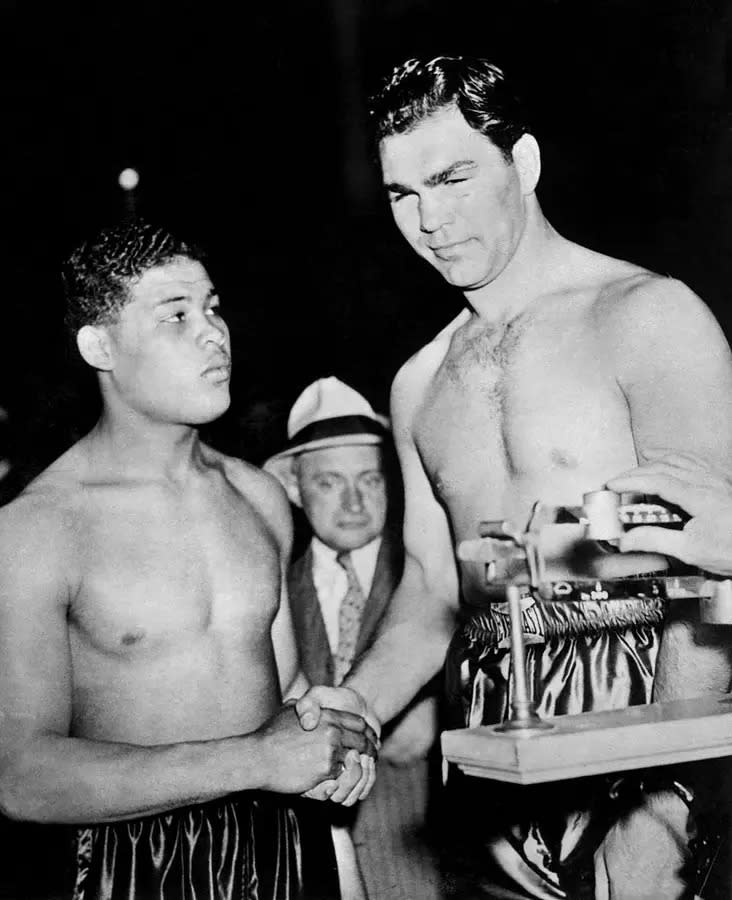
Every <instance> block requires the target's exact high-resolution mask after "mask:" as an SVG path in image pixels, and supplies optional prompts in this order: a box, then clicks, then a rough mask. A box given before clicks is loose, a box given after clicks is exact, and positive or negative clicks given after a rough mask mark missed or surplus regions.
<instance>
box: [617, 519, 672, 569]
mask: <svg viewBox="0 0 732 900" xmlns="http://www.w3.org/2000/svg"><path fill="white" fill-rule="evenodd" d="M687 543H688V538H687V535H686V534H684V532H683V531H673V530H671V529H668V528H656V527H654V526H652V525H641V526H640V527H638V528H632V529H631V530H630V531H626V532H625V534H623V536H622V537H621V538H620V544H619V547H620V550H621V551H622V552H623V553H627V552H628V551H630V550H639V551H642V552H644V553H661V554H663V555H664V556H673V557H675V558H676V559H680V560H682V561H683V562H686V547H687Z"/></svg>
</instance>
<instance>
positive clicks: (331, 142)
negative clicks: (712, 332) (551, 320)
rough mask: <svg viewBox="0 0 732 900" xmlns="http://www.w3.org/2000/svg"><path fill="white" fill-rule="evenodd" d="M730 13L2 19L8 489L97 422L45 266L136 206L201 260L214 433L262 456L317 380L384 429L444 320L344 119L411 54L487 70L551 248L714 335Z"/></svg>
mask: <svg viewBox="0 0 732 900" xmlns="http://www.w3.org/2000/svg"><path fill="white" fill-rule="evenodd" d="M728 5H729V4H728V2H726V0H719V2H713V0H664V2H654V0H651V2H643V0H535V2H528V0H513V2H504V3H497V2H490V0H483V2H472V3H468V2H460V0H444V2H435V0H390V2H386V0H380V2H379V0H319V2H314V0H300V2H290V3H285V2H283V3H274V2H270V3H269V4H267V5H264V4H261V5H260V4H257V3H256V2H250V3H249V4H248V5H244V4H235V3H227V4H224V3H220V4H216V3H211V2H209V3H204V2H187V0H177V2H168V0H146V2H139V0H127V2H124V3H121V2H106V3H104V4H96V5H94V4H91V3H88V4H85V3H78V2H77V3H68V2H67V3H64V4H59V5H58V6H53V7H52V6H51V5H50V4H48V6H47V7H46V6H44V5H42V4H41V5H39V4H33V3H23V2H20V0H19V2H16V3H12V2H7V0H6V2H3V3H1V4H0V10H1V12H0V17H1V21H0V26H1V29H0V40H2V52H1V53H0V91H1V92H2V107H1V108H2V124H3V136H2V142H1V145H0V146H1V147H2V149H1V150H0V165H2V174H3V176H4V177H3V179H2V198H3V208H4V217H3V220H4V224H3V234H2V238H3V240H2V245H1V246H2V251H3V253H2V270H1V271H2V284H3V297H2V300H3V307H2V323H3V348H4V349H3V352H2V363H1V365H0V403H1V404H2V405H4V406H5V407H6V408H7V410H8V411H9V414H10V428H9V429H7V428H6V429H5V430H6V432H7V434H6V435H5V436H4V437H5V440H6V442H7V443H8V446H9V448H10V452H11V454H12V455H13V457H14V458H15V460H16V464H17V468H16V474H19V476H20V477H21V478H26V477H29V476H30V474H32V473H33V472H34V471H37V470H38V468H39V467H40V466H42V465H44V464H46V463H48V462H49V461H50V460H51V459H52V458H53V457H54V456H55V455H57V454H58V453H59V452H61V451H62V450H63V449H64V448H65V446H67V445H68V443H70V441H71V440H72V439H73V438H74V437H75V436H78V435H79V434H80V433H81V432H82V431H83V430H84V429H85V428H86V427H87V426H88V425H89V424H90V423H91V420H92V418H93V413H94V407H93V404H90V401H89V400H88V399H87V397H86V395H85V394H83V393H80V392H79V390H78V388H77V386H76V384H75V382H74V380H73V379H70V378H69V377H68V376H67V373H68V370H69V365H68V362H69V354H68V352H67V349H66V342H65V339H64V335H63V329H62V315H63V310H62V300H61V294H60V284H59V280H58V274H57V273H58V270H59V266H60V262H61V260H62V259H63V257H64V255H65V254H66V253H67V252H68V251H69V250H70V249H71V247H73V245H74V244H75V243H76V242H77V241H78V240H79V239H80V238H81V237H83V236H84V235H85V234H87V233H88V232H89V231H90V230H91V229H93V228H95V227H96V226H98V225H100V224H103V223H105V222H109V221H111V220H113V219H114V218H116V217H118V216H120V215H122V214H123V213H124V210H125V205H124V204H125V195H124V193H123V192H122V191H121V190H120V188H119V186H118V184H117V176H118V174H119V172H120V170H121V169H122V168H124V167H125V166H134V167H135V168H137V169H138V170H139V172H140V174H141V182H140V186H139V189H138V190H137V191H136V192H135V201H136V204H137V207H138V210H139V211H140V212H141V213H143V214H144V215H146V216H148V217H150V218H155V219H161V220H163V221H164V222H166V223H167V224H169V225H170V226H171V227H173V228H174V229H176V230H179V231H182V232H183V233H184V234H186V235H188V236H192V237H194V238H196V239H197V240H199V241H201V242H202V243H203V244H204V245H205V246H206V247H207V248H208V249H209V251H210V253H211V269H212V274H213V276H214V278H215V280H216V282H217V284H218V286H219V288H220V292H221V294H222V297H223V304H224V309H225V313H226V317H227V319H228V321H229V324H230V327H231V329H232V335H233V345H234V363H235V374H234V380H233V397H234V400H233V403H232V408H231V410H230V411H229V413H227V415H226V416H225V417H224V418H223V419H222V420H221V421H220V422H219V423H217V424H216V426H215V427H214V428H213V430H212V435H211V437H212V439H213V440H214V441H215V442H216V443H218V444H219V445H220V446H222V447H223V448H224V449H227V450H229V451H231V452H235V453H238V454H239V455H242V456H244V457H245V458H249V459H251V460H253V461H255V462H258V461H260V460H261V459H262V458H263V456H265V455H266V454H268V453H269V452H271V451H273V450H276V449H278V445H279V442H280V441H282V440H283V437H284V427H285V424H284V423H285V418H286V414H287V411H288V409H289V406H290V405H291V404H292V402H293V400H294V399H295V397H296V396H297V394H298V393H299V392H300V390H302V388H303V387H304V386H305V385H306V384H308V383H309V382H310V381H312V380H313V379H314V378H317V377H319V376H323V375H329V374H336V375H338V376H339V377H341V378H342V379H344V380H346V381H348V382H349V383H351V384H353V385H354V386H355V387H357V388H358V389H360V390H361V391H362V392H363V393H365V394H366V395H367V396H368V397H369V399H370V400H371V401H372V403H373V404H374V405H375V406H377V407H378V408H380V409H382V410H385V409H386V405H387V402H388V388H389V384H390V382H391V379H392V377H393V375H394V374H395V372H396V370H397V368H398V367H399V365H400V364H401V363H402V362H403V361H404V360H405V359H406V358H407V357H408V356H409V355H410V354H411V353H412V352H413V351H414V350H416V349H417V348H418V347H419V346H421V345H422V344H423V343H424V342H425V341H426V340H427V339H429V338H430V337H431V336H432V335H433V334H434V333H435V332H436V331H437V330H438V329H439V328H440V327H441V326H442V325H443V324H444V323H446V322H447V321H448V319H449V318H451V317H452V316H454V315H455V314H456V313H457V311H458V310H459V308H460V304H461V299H462V298H461V295H460V294H459V293H458V292H455V291H452V290H451V289H449V288H448V287H447V286H445V285H444V284H443V283H442V281H441V279H440V277H439V276H438V275H437V274H436V273H435V272H433V271H432V270H431V269H430V267H428V266H427V265H426V264H425V263H423V262H421V261H420V260H418V259H417V258H416V256H414V255H413V254H412V252H411V251H410V250H409V248H408V247H407V246H406V244H404V245H402V240H401V238H400V237H399V236H398V234H397V232H396V229H395V227H394V226H393V224H392V223H391V220H390V218H389V216H388V210H387V208H386V204H385V202H384V200H383V198H382V195H381V191H380V189H379V184H378V180H377V172H376V169H375V167H374V166H373V164H372V162H371V160H370V158H369V149H368V147H367V142H366V133H365V121H366V114H365V98H366V95H367V93H368V92H369V91H370V90H372V89H373V88H374V87H375V86H376V83H377V80H378V79H379V78H380V77H381V76H382V75H384V74H386V72H387V71H388V69H389V68H390V67H391V66H392V65H393V64H395V63H397V62H400V61H402V60H403V59H404V58H406V57H407V56H411V55H418V54H423V53H428V54H430V55H437V54H439V53H448V54H458V53H475V54H480V55H485V56H488V57H490V58H492V59H493V60H494V61H496V62H497V63H498V64H500V65H501V66H503V67H504V68H505V69H507V70H508V72H509V74H511V75H512V76H513V78H514V80H515V81H516V82H517V84H518V87H519V90H520V93H521V94H522V96H523V97H524V99H525V100H526V101H527V103H528V105H529V107H530V109H531V110H532V114H533V121H534V123H535V129H534V131H535V134H536V135H537V137H538V139H539V141H540V144H541V147H542V150H543V158H544V174H543V178H542V182H541V185H540V192H539V196H540V200H541V202H542V206H543V207H544V210H545V212H546V213H547V215H548V217H549V219H550V221H551V222H552V223H553V224H554V225H555V227H557V228H558V230H559V231H560V232H562V233H563V234H565V235H566V236H567V237H570V238H572V239H574V240H577V241H579V242H581V243H583V244H586V245H587V246H590V247H592V248H594V249H598V250H601V251H603V252H607V253H610V254H612V255H616V256H620V257H623V258H626V259H631V260H633V261H634V262H637V263H640V264H643V265H646V266H648V267H650V268H652V269H655V270H657V271H662V272H666V273H670V274H672V275H674V276H676V277H679V278H681V279H682V280H684V281H686V282H687V284H689V285H690V286H691V287H692V288H693V289H694V290H695V291H696V292H697V293H699V294H700V295H701V296H702V297H704V299H705V300H706V301H707V302H708V303H709V304H710V305H711V307H712V309H713V310H714V311H715V313H716V314H717V316H718V317H719V319H720V321H721V322H722V324H723V327H724V328H725V329H726V330H727V331H728V333H729V329H730V327H732V314H731V313H730V309H729V303H728V299H727V298H728V296H729V290H730V286H731V285H732V262H731V261H730V254H729V249H728V248H729V244H730V240H729V235H730V226H731V225H732V158H731V157H732V140H731V136H730V128H731V126H732V118H731V116H730V108H729V96H728V91H727V81H728V74H729V56H728V49H729V27H728V26H729V19H730V16H729V9H728Z"/></svg>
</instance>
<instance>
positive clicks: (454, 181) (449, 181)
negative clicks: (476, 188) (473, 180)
mask: <svg viewBox="0 0 732 900" xmlns="http://www.w3.org/2000/svg"><path fill="white" fill-rule="evenodd" d="M467 180H468V179H467V178H448V179H447V180H446V181H445V184H462V182H463V181H467Z"/></svg>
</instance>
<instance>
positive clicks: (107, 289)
mask: <svg viewBox="0 0 732 900" xmlns="http://www.w3.org/2000/svg"><path fill="white" fill-rule="evenodd" d="M177 257H183V258H185V259H190V260H194V261H196V262H201V263H203V262H204V255H203V253H202V252H201V250H200V249H199V248H198V247H196V246H194V245H193V244H190V243H187V242H186V241H183V240H180V239H179V238H177V237H175V236H174V235H172V234H171V233H170V232H169V231H168V230H167V229H165V228H163V227H160V226H158V225H153V224H151V223H150V222H146V221H144V220H142V219H134V220H131V221H125V222H122V223H120V224H117V225H113V226H111V227H108V228H103V229H102V230H101V231H99V232H98V233H97V234H96V235H94V236H93V237H91V238H89V239H88V240H86V241H84V243H83V244H81V245H80V246H79V247H77V249H76V250H74V252H73V253H72V254H71V256H69V258H68V259H67V260H66V262H65V263H64V266H63V271H62V276H63V283H64V293H65V297H66V316H65V321H66V326H67V328H68V329H69V331H70V332H71V333H72V334H76V332H77V331H78V330H79V329H80V328H82V327H83V326H84V325H109V324H112V323H113V322H116V321H117V319H118V317H119V313H120V310H121V309H122V307H123V306H125V305H126V304H127V303H129V302H130V300H131V296H130V291H129V288H130V284H131V282H132V281H134V280H136V279H138V278H140V277H141V276H142V275H144V274H145V272H147V271H148V269H153V268H155V267H156V266H163V265H166V263H169V262H171V261H172V260H173V259H176V258H177Z"/></svg>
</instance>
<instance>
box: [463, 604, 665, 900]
mask: <svg viewBox="0 0 732 900" xmlns="http://www.w3.org/2000/svg"><path fill="white" fill-rule="evenodd" d="M522 607H523V613H522V616H523V631H524V637H525V642H526V668H527V676H528V683H529V689H530V691H531V694H532V699H533V700H534V702H535V704H536V707H537V710H538V712H539V713H540V715H542V716H554V715H563V714H573V713H580V712H587V711H590V710H605V709H622V708H624V707H627V706H632V705H635V704H639V703H648V702H650V699H651V690H652V686H653V675H654V671H655V664H656V656H657V653H658V647H659V641H660V635H661V628H662V623H663V617H664V612H665V609H664V602H663V600H661V599H660V598H656V597H644V598H641V599H628V598H623V599H617V600H615V599H610V600H597V601H595V600H586V601H580V600H570V601H568V602H565V603H561V604H555V603H542V602H539V601H535V600H534V599H533V598H531V597H528V598H525V599H524V600H522ZM509 634H510V625H509V619H508V609H507V606H506V604H503V603H493V604H487V605H484V606H482V607H481V608H480V609H466V611H465V614H464V617H463V621H462V624H461V626H460V627H459V628H458V630H457V632H456V634H455V635H454V638H453V640H452V643H451V646H450V649H449V651H448V656H447V663H446V680H447V699H448V711H449V717H450V719H451V721H450V727H454V728H461V727H465V726H466V725H467V726H470V727H473V726H478V725H489V724H493V723H496V722H500V721H501V720H503V719H504V718H506V717H507V716H508V714H509V710H510V701H511V679H510V645H509V640H508V637H509ZM448 786H449V788H450V790H449V792H448V793H449V794H452V797H451V799H450V801H449V805H450V809H451V810H453V816H454V818H453V821H452V822H451V824H452V825H455V824H456V821H460V822H462V823H463V824H464V826H465V828H463V829H462V830H461V832H460V834H461V837H460V838H459V840H460V847H459V848H458V849H457V850H456V854H457V856H458V857H459V858H460V865H461V866H462V868H463V870H464V871H469V870H470V869H471V868H472V872H471V874H470V876H469V878H470V880H471V881H473V883H481V882H484V883H489V884H499V885H503V886H505V887H507V888H508V887H510V888H511V889H512V890H514V891H515V890H516V889H517V888H518V889H519V890H521V891H522V895H523V896H527V897H536V898H554V897H556V898H559V897H567V896H569V897H572V898H573V900H574V898H578V897H580V896H584V894H583V893H582V892H581V891H580V890H578V889H577V887H576V885H575V884H574V883H572V886H570V885H569V883H568V879H569V870H570V869H571V868H572V865H573V863H574V861H576V860H577V859H578V857H583V858H584V864H585V867H586V866H587V865H591V861H592V853H593V851H594V849H595V848H596V847H597V846H598V843H599V841H600V840H601V839H602V836H603V834H604V831H605V830H606V829H607V826H608V821H607V813H606V808H607V805H608V804H607V802H606V799H607V784H606V780H605V779H602V778H595V779H580V780H575V781H564V782H558V783H555V784H547V785H537V786H532V787H525V786H516V785H506V784H502V783H498V782H495V781H491V780H484V779H475V778H467V777H465V776H462V775H461V774H460V773H458V772H452V771H451V774H450V782H449V785H448ZM471 808H472V809H473V810H477V811H478V812H477V813H476V814H473V813H471V812H470V810H471ZM599 810H602V812H601V813H599V814H598V812H599ZM469 848H470V849H469ZM489 896H490V894H489ZM590 896H591V894H590Z"/></svg>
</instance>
